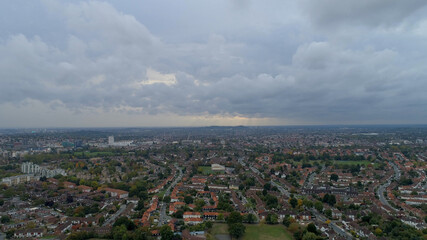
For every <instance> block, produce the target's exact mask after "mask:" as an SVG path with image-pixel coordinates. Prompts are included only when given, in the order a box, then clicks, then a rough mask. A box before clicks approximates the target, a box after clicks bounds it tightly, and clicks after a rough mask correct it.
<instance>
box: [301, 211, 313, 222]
mask: <svg viewBox="0 0 427 240" xmlns="http://www.w3.org/2000/svg"><path fill="white" fill-rule="evenodd" d="M299 217H300V219H301V220H303V221H309V220H311V213H310V212H307V211H304V212H302V213H300V215H299Z"/></svg>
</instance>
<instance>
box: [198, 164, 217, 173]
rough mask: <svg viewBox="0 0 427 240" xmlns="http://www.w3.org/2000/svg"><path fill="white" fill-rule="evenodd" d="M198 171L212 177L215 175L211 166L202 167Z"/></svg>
mask: <svg viewBox="0 0 427 240" xmlns="http://www.w3.org/2000/svg"><path fill="white" fill-rule="evenodd" d="M197 171H198V172H199V173H202V174H204V175H210V174H213V173H214V171H212V168H211V166H200V167H198V168H197Z"/></svg>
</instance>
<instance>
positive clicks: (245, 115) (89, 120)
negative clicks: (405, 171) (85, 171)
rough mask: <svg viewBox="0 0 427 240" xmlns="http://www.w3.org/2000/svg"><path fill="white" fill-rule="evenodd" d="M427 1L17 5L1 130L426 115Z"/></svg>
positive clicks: (3, 26) (1, 69) (2, 7)
mask: <svg viewBox="0 0 427 240" xmlns="http://www.w3.org/2000/svg"><path fill="white" fill-rule="evenodd" d="M426 45H427V2H426V1H422V0H413V1H399V0H391V1H390V0H360V1H351V2H346V1H340V0H326V1H321V2H320V1H309V0H303V1H283V0H273V1H269V2H260V1H253V0H222V1H215V2H210V1H199V0H197V1H196V0H189V1H186V2H185V4H183V3H182V2H177V1H154V2H153V1H145V0H143V1H137V2H134V1H86V0H78V1H65V0H64V1H58V0H35V1H24V0H16V1H5V2H2V3H0V56H1V57H0V128H38V127H40V128H47V127H128V126H132V127H168V126H177V127H179V126H183V127H189V126H211V125H218V126H224V125H225V126H237V125H245V126H265V125H268V126H271V125H275V126H278V125H330V124H332V125H333V124H342V125H345V124H427V111H426V106H427V94H426V93H425V91H426V89H427V80H426V79H427V71H426V69H427V61H426V60H427V52H426V50H425V49H427V48H426V47H427V46H426Z"/></svg>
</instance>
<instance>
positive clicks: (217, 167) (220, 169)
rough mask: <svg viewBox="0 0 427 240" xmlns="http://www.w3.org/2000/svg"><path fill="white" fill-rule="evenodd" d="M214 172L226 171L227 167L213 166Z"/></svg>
mask: <svg viewBox="0 0 427 240" xmlns="http://www.w3.org/2000/svg"><path fill="white" fill-rule="evenodd" d="M211 168H212V171H225V166H222V165H219V164H216V163H214V164H212V165H211Z"/></svg>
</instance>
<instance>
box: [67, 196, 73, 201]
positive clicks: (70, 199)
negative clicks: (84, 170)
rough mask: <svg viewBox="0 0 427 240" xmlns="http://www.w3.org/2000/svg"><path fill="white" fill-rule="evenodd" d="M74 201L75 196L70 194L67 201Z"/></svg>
mask: <svg viewBox="0 0 427 240" xmlns="http://www.w3.org/2000/svg"><path fill="white" fill-rule="evenodd" d="M73 201H74V199H73V196H71V195H68V196H67V203H72V202H73Z"/></svg>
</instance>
